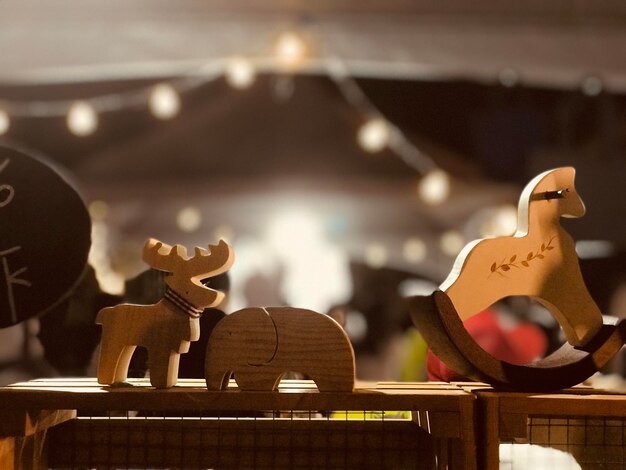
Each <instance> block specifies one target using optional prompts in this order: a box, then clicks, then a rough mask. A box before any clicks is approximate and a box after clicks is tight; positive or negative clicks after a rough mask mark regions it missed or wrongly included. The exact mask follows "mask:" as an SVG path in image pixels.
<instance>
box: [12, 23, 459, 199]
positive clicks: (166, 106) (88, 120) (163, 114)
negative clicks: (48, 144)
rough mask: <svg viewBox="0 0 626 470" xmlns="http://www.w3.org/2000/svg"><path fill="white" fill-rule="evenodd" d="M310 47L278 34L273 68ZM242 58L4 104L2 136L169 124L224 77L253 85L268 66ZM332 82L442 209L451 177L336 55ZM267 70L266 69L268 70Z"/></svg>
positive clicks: (369, 138)
mask: <svg viewBox="0 0 626 470" xmlns="http://www.w3.org/2000/svg"><path fill="white" fill-rule="evenodd" d="M310 49H311V45H310V44H308V43H307V42H306V41H305V40H304V38H303V37H302V36H301V35H300V34H298V33H297V32H294V31H285V32H283V33H281V34H280V35H278V36H277V38H276V41H275V43H274V47H273V56H272V59H273V60H274V64H273V65H274V67H273V68H274V70H279V71H280V72H283V73H289V74H292V73H297V72H298V70H299V69H301V68H302V67H303V66H304V64H305V63H306V61H307V58H308V53H309V50H310ZM263 62H264V61H262V60H253V59H250V58H246V57H243V56H239V57H232V58H229V59H224V60H216V61H212V62H210V63H207V64H205V65H203V66H202V67H200V68H197V69H195V70H192V71H190V72H189V73H188V74H187V75H185V76H182V77H180V78H176V79H172V80H168V81H164V82H161V83H158V84H156V85H153V86H149V87H141V88H138V89H133V90H127V91H123V92H119V93H111V94H105V95H100V96H95V97H91V98H88V99H82V100H50V101H43V100H36V101H1V102H0V135H3V134H6V133H8V132H9V130H10V127H11V118H14V117H19V118H27V117H34V118H37V117H61V118H65V121H66V125H67V128H68V130H69V131H70V132H71V133H72V134H74V135H75V136H77V137H87V136H90V135H92V134H93V133H95V132H96V131H97V129H98V125H99V119H100V116H101V115H102V114H104V113H113V112H118V111H122V110H124V109H144V108H145V109H147V110H148V111H149V112H150V113H152V115H154V116H155V117H156V118H157V119H161V120H170V119H173V118H175V117H176V116H177V115H178V114H179V113H180V112H181V106H182V104H181V95H183V94H184V93H186V92H189V91H191V90H193V89H195V88H198V87H201V86H203V85H205V84H208V83H210V82H212V81H214V80H216V79H218V78H221V77H223V78H224V79H225V80H226V82H227V83H228V84H229V85H230V86H231V87H232V88H234V89H236V90H245V89H246V88H248V87H250V86H251V85H252V84H253V83H254V81H255V78H256V75H257V73H258V70H259V68H260V67H262V66H263V65H268V64H264V63H263ZM322 64H323V68H324V69H325V70H326V72H327V75H328V76H329V78H330V79H331V80H332V81H333V82H334V83H335V84H336V85H337V87H338V89H339V90H340V92H341V93H342V95H343V97H344V99H345V100H346V102H347V103H349V104H350V105H351V106H353V107H354V108H356V109H357V110H358V111H359V112H360V113H362V114H363V116H364V117H365V121H364V123H363V124H362V125H361V126H360V128H359V129H358V130H357V133H356V142H357V143H358V145H359V146H360V147H361V148H362V149H363V150H364V151H366V152H370V153H378V152H381V151H383V150H384V149H388V150H390V151H391V153H393V154H394V155H396V156H397V157H398V158H400V159H401V160H402V161H403V162H405V163H406V164H407V165H408V166H409V167H410V168H412V169H413V170H415V171H416V172H417V173H418V174H419V175H421V176H422V178H421V179H420V181H419V183H418V188H417V193H418V195H419V197H420V199H421V200H422V201H423V202H425V203H426V204H430V205H437V204H441V203H442V202H444V201H445V200H446V198H447V197H448V194H449V192H450V181H449V178H448V175H447V174H446V173H445V172H444V171H442V170H441V169H440V168H439V167H438V166H437V164H436V163H435V162H434V160H433V159H432V158H431V157H430V156H429V155H427V154H425V153H424V152H422V151H421V150H420V149H419V148H417V146H415V145H414V144H413V143H412V142H411V141H410V140H409V139H408V138H407V137H406V135H405V134H404V133H403V132H402V130H401V129H399V128H398V127H397V126H396V125H394V124H393V123H392V122H390V121H389V120H388V119H387V118H386V117H385V116H384V115H383V113H381V112H380V110H379V109H378V108H376V106H375V105H374V104H373V103H372V102H371V100H370V99H369V98H368V97H367V95H366V94H365V93H364V91H363V89H362V88H361V87H360V86H359V84H358V82H357V81H356V80H355V79H354V78H353V77H352V76H351V75H350V74H349V71H348V69H347V67H346V66H345V64H344V63H343V62H342V61H341V60H340V59H339V58H336V57H333V58H329V59H327V60H324V61H323V62H322ZM266 68H267V67H266Z"/></svg>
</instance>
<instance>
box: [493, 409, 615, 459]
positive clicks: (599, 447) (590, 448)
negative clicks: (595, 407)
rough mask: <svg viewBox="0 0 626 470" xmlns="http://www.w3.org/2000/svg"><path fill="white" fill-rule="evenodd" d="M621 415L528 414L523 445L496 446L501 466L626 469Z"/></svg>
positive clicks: (510, 443)
mask: <svg viewBox="0 0 626 470" xmlns="http://www.w3.org/2000/svg"><path fill="white" fill-rule="evenodd" d="M625 428H626V419H625V418H615V417H605V418H602V417H593V418H587V417H566V416H559V417H553V416H531V417H529V418H528V439H525V440H524V441H527V444H522V443H520V442H519V440H518V442H517V443H515V442H513V441H511V442H509V443H508V444H509V445H506V443H504V444H505V445H501V447H500V468H501V469H508V468H510V469H524V468H535V467H536V465H537V463H541V465H543V466H545V467H546V468H547V466H548V465H549V466H550V468H557V469H561V468H563V469H567V468H572V469H577V468H601V469H615V470H617V469H624V468H626V455H625V451H624V444H625V443H624V430H625Z"/></svg>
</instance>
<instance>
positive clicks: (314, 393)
mask: <svg viewBox="0 0 626 470" xmlns="http://www.w3.org/2000/svg"><path fill="white" fill-rule="evenodd" d="M474 398H475V397H474V395H473V394H472V393H471V392H470V391H468V390H464V389H463V388H462V387H461V386H458V385H455V384H448V383H438V382H357V384H356V389H355V391H354V392H319V391H318V390H317V388H316V386H315V384H314V383H313V382H311V381H308V380H283V381H282V382H281V385H280V387H279V390H278V391H277V392H272V391H267V392H266V391H259V392H244V391H241V390H239V389H238V388H237V386H236V384H235V383H234V381H231V383H230V386H229V388H228V390H226V391H208V390H207V389H206V387H205V382H204V380H202V379H180V380H179V381H178V385H177V386H175V387H173V388H170V389H166V390H157V389H154V388H153V387H152V386H151V385H150V382H149V379H129V380H128V383H127V384H124V385H122V386H116V387H109V386H102V385H100V384H98V383H97V382H96V379H95V378H53V379H37V380H31V381H29V382H20V383H16V384H13V385H9V386H6V387H2V388H0V410H8V409H11V410H16V409H25V410H40V409H90V410H318V411H332V410H433V411H460V409H461V408H462V407H463V406H466V405H467V404H468V402H471V401H472V400H474Z"/></svg>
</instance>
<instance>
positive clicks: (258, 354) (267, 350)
mask: <svg viewBox="0 0 626 470" xmlns="http://www.w3.org/2000/svg"><path fill="white" fill-rule="evenodd" d="M226 319H227V320H228V321H227V322H226V323H228V328H227V329H228V331H227V332H224V333H226V334H228V338H224V340H225V341H221V342H220V344H221V346H222V347H223V348H225V350H224V351H223V353H225V354H226V356H229V357H230V361H231V363H235V364H237V363H238V364H241V363H245V364H247V365H251V366H261V365H263V364H266V363H268V362H271V361H272V360H273V359H274V356H275V355H276V350H277V348H278V341H277V340H278V335H277V332H276V326H275V325H274V321H273V320H272V318H271V317H270V316H269V314H268V313H267V312H266V311H265V309H262V308H245V309H243V310H239V311H237V312H235V313H232V314H230V315H229V316H228V317H227V318H226Z"/></svg>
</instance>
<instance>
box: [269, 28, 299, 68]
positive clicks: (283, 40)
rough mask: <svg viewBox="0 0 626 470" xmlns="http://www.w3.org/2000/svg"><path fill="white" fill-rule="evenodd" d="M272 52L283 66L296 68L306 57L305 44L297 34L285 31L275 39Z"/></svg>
mask: <svg viewBox="0 0 626 470" xmlns="http://www.w3.org/2000/svg"><path fill="white" fill-rule="evenodd" d="M274 54H275V55H276V60H277V61H278V63H279V64H280V65H281V66H283V67H284V68H286V69H297V68H298V67H300V66H301V65H302V63H303V62H304V60H305V58H306V54H307V45H306V43H305V42H304V40H303V39H302V37H301V36H300V35H299V34H297V33H295V32H293V31H285V32H284V33H282V34H280V36H278V39H277V40H276V44H275V46H274Z"/></svg>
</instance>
